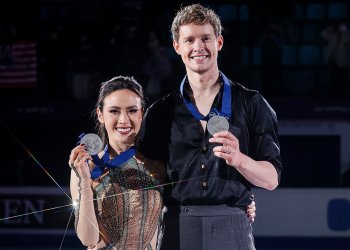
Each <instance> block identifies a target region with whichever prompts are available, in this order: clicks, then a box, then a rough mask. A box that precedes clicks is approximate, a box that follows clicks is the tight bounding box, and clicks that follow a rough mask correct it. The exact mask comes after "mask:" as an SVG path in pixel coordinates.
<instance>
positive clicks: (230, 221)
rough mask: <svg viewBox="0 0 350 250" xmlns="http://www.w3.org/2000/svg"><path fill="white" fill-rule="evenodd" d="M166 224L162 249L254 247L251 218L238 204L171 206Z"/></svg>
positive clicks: (251, 249)
mask: <svg viewBox="0 0 350 250" xmlns="http://www.w3.org/2000/svg"><path fill="white" fill-rule="evenodd" d="M164 224H165V228H164V234H163V239H162V243H161V248H160V249H162V250H255V246H254V238H253V235H252V227H251V224H250V222H249V219H248V217H247V215H246V214H245V212H244V211H243V210H242V209H240V208H237V207H229V206H227V205H210V206H181V207H179V208H178V209H174V208H170V209H169V210H168V212H167V213H165V214H164Z"/></svg>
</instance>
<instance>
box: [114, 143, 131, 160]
mask: <svg viewBox="0 0 350 250" xmlns="http://www.w3.org/2000/svg"><path fill="white" fill-rule="evenodd" d="M133 145H134V144H128V143H121V142H114V143H111V142H109V147H108V153H109V155H110V157H111V158H114V157H116V156H117V155H120V154H121V153H122V152H124V151H126V150H128V149H129V148H130V147H131V146H133Z"/></svg>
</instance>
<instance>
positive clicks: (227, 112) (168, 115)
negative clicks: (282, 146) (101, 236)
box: [139, 4, 282, 250]
mask: <svg viewBox="0 0 350 250" xmlns="http://www.w3.org/2000/svg"><path fill="white" fill-rule="evenodd" d="M221 30H222V27H221V23H220V19H219V17H218V16H217V15H216V14H215V13H214V11H212V10H210V9H208V8H205V7H203V6H201V5H199V4H194V5H190V6H187V7H184V8H182V9H181V10H180V11H179V12H178V13H177V15H176V17H175V18H174V20H173V23H172V27H171V31H172V36H173V46H174V49H175V51H176V52H177V54H179V55H180V56H181V58H182V61H183V63H184V65H185V68H186V73H187V75H186V76H185V78H184V80H183V82H182V83H181V87H180V91H175V92H173V93H171V94H170V95H168V96H167V97H165V98H162V99H160V100H159V101H157V102H156V103H154V104H153V105H152V106H151V107H150V108H149V109H148V111H147V113H146V115H145V118H144V121H143V126H142V129H141V132H140V138H139V150H140V151H141V152H142V153H143V154H144V155H145V156H146V157H149V158H153V159H158V160H162V161H164V162H166V163H167V175H168V181H169V182H168V185H166V188H165V190H164V204H165V205H166V207H167V209H168V210H167V212H166V213H165V215H164V224H165V230H164V237H163V241H162V244H161V249H167V250H169V249H191V250H196V249H220V250H226V249H249V250H250V249H255V246H254V239H253V236H252V228H251V225H250V222H249V219H248V218H247V216H246V215H245V211H244V210H245V207H246V206H247V205H249V204H250V203H251V200H252V193H251V187H252V186H258V187H262V188H265V189H268V190H273V189H275V188H276V187H277V186H278V183H279V178H280V173H281V168H282V165H281V159H280V150H279V142H278V138H277V118H276V114H275V112H274V111H273V109H272V108H271V107H270V106H269V104H268V103H267V102H266V100H265V99H264V98H263V97H262V96H261V95H260V94H259V93H258V92H257V91H253V90H248V89H246V88H245V87H243V86H242V85H240V84H238V83H234V82H232V81H230V80H229V79H227V78H226V76H225V75H224V74H223V73H222V72H220V71H219V69H218V62H217V59H218V52H219V51H220V50H221V49H222V46H223V43H224V40H223V37H222V35H221ZM211 118H213V119H211Z"/></svg>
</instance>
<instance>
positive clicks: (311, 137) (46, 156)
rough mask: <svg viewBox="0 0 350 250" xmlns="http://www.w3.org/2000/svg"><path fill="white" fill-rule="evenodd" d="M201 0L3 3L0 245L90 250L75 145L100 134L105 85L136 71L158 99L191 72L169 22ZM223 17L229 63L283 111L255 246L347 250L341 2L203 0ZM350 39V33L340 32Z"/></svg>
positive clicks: (347, 47) (349, 55)
mask: <svg viewBox="0 0 350 250" xmlns="http://www.w3.org/2000/svg"><path fill="white" fill-rule="evenodd" d="M197 2H198V1H192V2H191V1H163V3H159V4H156V3H154V1H142V0H131V1H127V0H124V1H122V0H119V1H118V0H116V1H112V0H99V1H98V0H86V1H82V0H37V1H18V0H13V1H2V2H1V4H0V105H1V116H0V123H1V126H0V127H1V129H0V138H1V150H2V154H1V159H2V160H1V165H2V166H1V176H2V178H1V185H0V232H1V233H0V249H9V250H15V249H84V248H83V246H82V245H81V244H80V242H79V240H78V239H77V237H76V236H75V233H74V230H73V223H72V222H73V220H74V218H73V217H71V215H72V213H71V212H72V209H71V205H70V200H69V198H68V194H69V190H68V185H69V175H70V169H69V167H68V165H67V162H68V156H69V153H70V150H71V149H72V147H73V146H74V145H75V143H76V141H77V137H78V136H79V135H80V134H81V133H82V132H85V133H88V132H93V131H94V126H93V120H92V119H91V112H92V111H93V108H94V104H95V100H96V97H97V90H98V88H99V85H100V83H101V82H103V81H105V80H107V79H109V78H111V77H112V76H116V75H120V74H122V75H133V76H135V78H136V79H137V80H138V81H139V82H140V83H141V84H142V85H143V86H144V88H145V90H146V94H147V95H148V96H149V100H148V104H150V103H151V102H152V101H153V100H155V99H157V98H159V97H161V96H162V95H164V94H166V93H168V92H170V91H171V90H173V89H177V88H178V87H179V83H180V81H181V79H182V78H183V76H184V74H185V71H184V67H183V65H182V62H181V59H180V58H179V57H178V56H177V55H176V54H175V52H174V51H173V48H172V41H171V35H170V31H169V28H170V25H171V21H172V18H173V16H174V13H175V11H176V10H178V9H179V6H180V5H181V4H184V5H187V4H189V3H197ZM201 3H202V4H203V5H207V6H210V7H212V8H213V9H214V10H215V11H216V12H217V13H218V14H219V15H220V16H221V20H222V25H223V27H224V31H223V36H224V47H223V50H222V51H221V52H220V53H219V65H220V69H221V70H222V71H223V72H224V73H225V74H226V75H227V76H228V77H229V78H230V79H232V80H234V81H237V82H240V83H242V84H243V85H245V86H246V87H248V88H253V89H257V90H259V91H260V92H261V93H262V94H263V95H264V96H265V97H266V98H267V99H268V101H269V102H270V104H271V106H272V107H273V108H274V109H275V111H276V112H277V115H278V119H279V133H280V143H281V154H282V159H283V165H284V170H283V173H282V179H281V185H280V186H279V187H278V188H277V189H276V190H275V191H273V192H270V191H265V190H261V189H255V190H254V193H255V196H256V202H257V218H256V221H255V222H254V224H253V226H254V235H255V241H256V247H257V249H266V250H268V249H271V250H272V249H283V250H292V249H293V250H297V249H298V250H302V249H303V250H306V249H307V250H311V249H312V250H321V249H322V250H346V249H350V247H349V246H350V188H349V187H350V81H349V72H350V70H349V69H350V38H349V40H347V41H345V42H344V44H343V52H342V53H343V54H342V56H345V59H348V60H349V62H348V64H346V63H345V64H346V65H345V66H344V67H339V68H336V67H334V66H333V65H332V64H330V62H329V57H328V52H329V48H330V46H329V44H328V42H327V40H326V39H325V38H324V36H322V34H323V33H322V32H324V31H325V29H326V28H327V27H330V26H334V25H338V24H340V23H342V22H343V23H344V24H346V25H347V26H348V28H350V3H349V2H348V1H345V0H334V1H322V0H318V1H316V0H286V1H259V0H250V1H244V0H237V1H224V0H220V1H202V2H201ZM344 36H345V37H349V36H350V35H349V33H348V32H345V33H344Z"/></svg>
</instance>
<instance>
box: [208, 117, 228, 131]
mask: <svg viewBox="0 0 350 250" xmlns="http://www.w3.org/2000/svg"><path fill="white" fill-rule="evenodd" d="M207 129H208V132H209V133H210V134H211V135H214V134H215V133H217V132H221V131H228V129H229V124H228V121H227V119H226V118H225V117H223V116H219V115H217V116H213V117H211V118H210V119H209V121H208V123H207Z"/></svg>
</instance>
